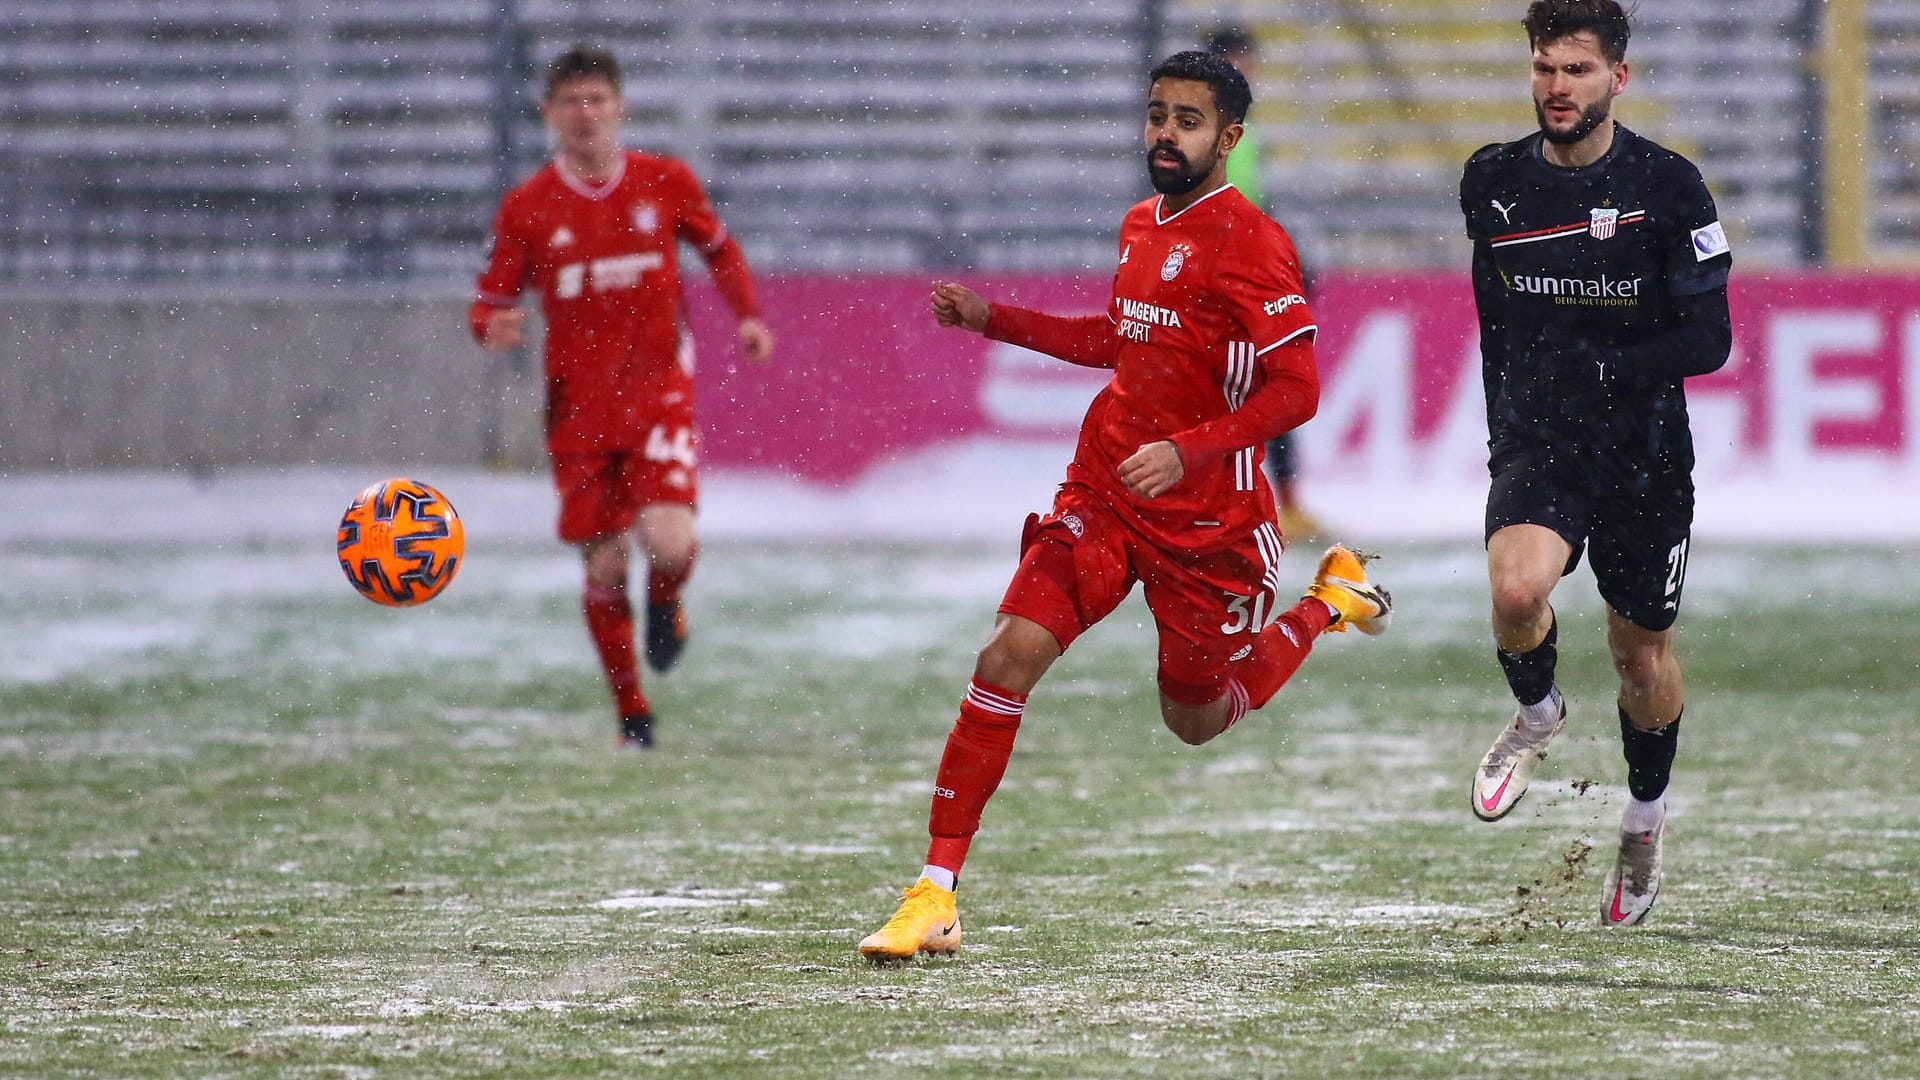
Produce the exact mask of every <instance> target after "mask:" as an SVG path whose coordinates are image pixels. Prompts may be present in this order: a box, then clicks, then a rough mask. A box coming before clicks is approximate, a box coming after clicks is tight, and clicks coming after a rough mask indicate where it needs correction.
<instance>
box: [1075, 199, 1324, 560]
mask: <svg viewBox="0 0 1920 1080" xmlns="http://www.w3.org/2000/svg"><path fill="white" fill-rule="evenodd" d="M1305 293H1306V290H1305V289H1304V288H1303V287H1302V285H1301V276H1300V261H1299V257H1298V255H1296V254H1295V252H1294V248H1293V241H1292V239H1291V238H1289V237H1288V236H1287V233H1286V230H1285V229H1282V228H1281V227H1280V225H1279V224H1278V223H1277V222H1275V221H1274V220H1273V219H1272V218H1269V217H1268V216H1267V215H1265V214H1263V213H1261V212H1260V210H1259V208H1258V207H1256V206H1254V205H1253V204H1252V203H1251V202H1249V201H1247V199H1246V197H1245V196H1243V195H1241V194H1240V192H1239V191H1238V190H1236V189H1235V188H1233V187H1231V186H1228V187H1223V188H1221V189H1219V190H1218V191H1215V192H1213V193H1211V194H1208V195H1206V196H1203V197H1202V198H1201V199H1200V200H1199V201H1198V202H1196V203H1194V204H1193V205H1191V206H1189V207H1187V208H1186V209H1185V210H1182V211H1179V212H1178V213H1174V214H1167V213H1165V212H1164V210H1163V207H1162V200H1161V199H1160V198H1159V197H1158V196H1156V197H1154V198H1151V199H1148V200H1146V201H1145V202H1142V203H1139V204H1137V205H1135V206H1134V207H1133V208H1132V209H1131V210H1129V211H1128V212H1127V216H1126V219H1125V220H1124V221H1123V222H1122V223H1121V226H1120V265H1119V267H1118V268H1117V269H1116V270H1115V271H1114V275H1113V302H1112V303H1111V304H1110V305H1109V307H1108V310H1107V319H1108V321H1109V322H1110V323H1111V326H1112V331H1113V334H1114V336H1115V337H1116V339H1117V341H1118V345H1117V350H1116V352H1115V361H1114V373H1113V379H1112V381H1111V382H1109V383H1108V384H1107V386H1106V388H1105V389H1103V390H1101V391H1100V393H1099V395H1098V396H1097V397H1095V398H1094V400H1093V404H1092V405H1091V406H1090V407H1089V408H1088V409H1087V415H1086V419H1085V420H1084V421H1083V422H1082V423H1081V426H1080V443H1079V447H1078V449H1077V450H1076V451H1075V453H1074V461H1073V464H1072V465H1070V466H1068V469H1067V478H1068V479H1069V480H1072V481H1077V482H1079V483H1084V484H1087V485H1089V486H1091V487H1092V488H1094V489H1095V490H1096V491H1100V492H1102V493H1104V494H1105V495H1106V496H1107V499H1108V501H1109V502H1110V503H1111V504H1112V505H1113V507H1114V509H1115V511H1116V512H1118V513H1119V514H1120V515H1121V517H1122V518H1124V519H1126V520H1127V521H1129V523H1130V524H1132V525H1133V526H1134V527H1136V528H1138V529H1139V530H1140V531H1141V532H1143V533H1144V534H1146V535H1147V537H1148V538H1149V539H1152V540H1153V541H1154V542H1155V543H1157V544H1159V545H1161V546H1163V547H1167V548H1170V549H1175V550H1188V551H1212V550H1217V549H1218V548H1220V547H1223V546H1225V545H1227V544H1230V543H1234V542H1236V541H1238V540H1240V539H1241V538H1243V537H1245V536H1246V535H1247V534H1248V533H1249V532H1251V531H1252V530H1253V529H1254V528H1255V527H1256V526H1258V525H1260V524H1261V523H1262V522H1271V521H1274V520H1275V517H1276V515H1275V513H1274V506H1273V492H1272V490H1271V489H1270V488H1269V487H1268V486H1267V481H1266V478H1265V477H1264V476H1263V475H1262V474H1261V471H1260V458H1261V454H1262V451H1263V449H1264V446H1263V444H1264V441H1265V439H1266V438H1269V437H1271V436H1273V435H1277V434H1280V433H1281V432H1282V431H1285V430H1287V429H1290V428H1292V427H1295V426H1297V425H1298V424H1300V423H1302V422H1304V421H1305V420H1306V419H1307V417H1309V416H1311V415H1313V410H1314V408H1315V407H1316V406H1317V404H1318V401H1319V376H1318V374H1317V372H1316V371H1315V370H1314V367H1313V353H1312V350H1311V349H1310V348H1303V347H1295V348H1282V346H1286V345H1290V344H1291V345H1295V346H1303V345H1306V344H1307V343H1309V342H1311V341H1312V335H1313V334H1314V331H1315V326H1314V321H1313V314H1312V312H1311V311H1310V310H1309V309H1308V307H1307V301H1306V295H1305ZM1276 380H1281V381H1285V382H1286V383H1287V384H1288V387H1287V389H1288V391H1289V396H1288V398H1287V399H1286V404H1285V406H1284V408H1282V409H1280V410H1278V411H1276V412H1274V413H1273V414H1272V415H1273V416H1275V417H1277V418H1279V422H1280V425H1281V426H1280V427H1279V430H1270V431H1262V432H1256V433H1253V435H1252V437H1251V438H1244V439H1241V440H1231V439H1230V440H1229V441H1228V442H1227V444H1226V445H1225V446H1222V447H1221V451H1220V452H1215V451H1212V450H1211V449H1210V448H1209V450H1208V452H1201V451H1200V450H1199V446H1200V445H1201V444H1203V443H1205V444H1212V443H1213V442H1216V441H1217V436H1216V437H1213V438H1202V437H1201V436H1200V434H1199V433H1196V432H1195V429H1197V428H1202V427H1203V426H1205V425H1209V424H1212V425H1213V427H1212V429H1211V430H1210V434H1211V433H1213V432H1218V431H1219V430H1220V428H1221V425H1219V424H1218V423H1217V422H1218V421H1220V420H1221V419H1222V418H1223V417H1227V416H1229V415H1230V414H1232V413H1233V412H1234V411H1235V410H1237V409H1239V408H1240V407H1241V406H1242V405H1243V404H1244V403H1245V402H1246V401H1247V399H1248V398H1249V397H1250V396H1251V395H1253V394H1254V393H1256V392H1257V391H1259V390H1261V389H1262V388H1263V387H1265V386H1267V385H1269V384H1271V383H1273V382H1275V381H1276ZM1183 434H1185V435H1188V436H1190V437H1191V438H1181V439H1176V440H1175V444H1176V445H1177V446H1179V447H1180V448H1181V453H1182V459H1183V464H1184V465H1185V467H1186V472H1185V475H1184V476H1183V477H1182V478H1181V480H1180V482H1179V483H1177V484H1175V485H1174V486H1173V487H1172V488H1171V489H1169V490H1168V491H1166V492H1163V493H1162V494H1161V495H1159V496H1158V497H1157V498H1153V499H1146V498H1142V497H1141V496H1139V495H1136V494H1134V493H1133V492H1131V491H1129V490H1128V489H1127V487H1126V485H1124V484H1122V483H1121V482H1120V479H1119V476H1118V469H1119V466H1120V463H1121V462H1122V461H1125V460H1126V459H1127V458H1129V457H1131V456H1133V454H1134V452H1135V451H1137V450H1139V449H1140V447H1141V446H1143V445H1145V444H1147V443H1151V442H1157V441H1159V440H1161V439H1171V438H1174V437H1175V436H1177V435H1183Z"/></svg>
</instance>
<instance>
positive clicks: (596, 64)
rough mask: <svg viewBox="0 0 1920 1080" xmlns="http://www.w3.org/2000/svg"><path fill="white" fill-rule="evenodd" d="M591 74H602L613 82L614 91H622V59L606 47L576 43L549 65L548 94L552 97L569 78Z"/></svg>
mask: <svg viewBox="0 0 1920 1080" xmlns="http://www.w3.org/2000/svg"><path fill="white" fill-rule="evenodd" d="M590 75H598V76H600V77H601V78H603V79H605V80H607V82H609V83H611V84H613V90H614V93H616V94H617V93H619V92H620V61H618V60H616V59H614V56H613V54H612V53H611V52H608V51H607V50H605V49H600V48H595V47H594V46H592V45H575V46H574V47H573V48H571V49H568V50H567V51H566V52H563V53H561V54H560V55H559V56H556V57H554V58H553V63H551V64H548V65H547V96H548V97H552V96H553V91H554V89H555V88H556V87H558V86H559V85H560V84H561V83H563V82H566V81H568V80H569V79H580V78H585V77H587V76H590Z"/></svg>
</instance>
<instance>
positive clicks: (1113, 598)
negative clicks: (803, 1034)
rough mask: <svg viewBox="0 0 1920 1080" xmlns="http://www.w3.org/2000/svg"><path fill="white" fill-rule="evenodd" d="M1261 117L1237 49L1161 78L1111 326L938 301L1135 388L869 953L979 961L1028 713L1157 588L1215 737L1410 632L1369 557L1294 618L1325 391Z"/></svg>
mask: <svg viewBox="0 0 1920 1080" xmlns="http://www.w3.org/2000/svg"><path fill="white" fill-rule="evenodd" d="M1251 103H1252V93H1251V92H1250V91H1249V90H1248V88H1247V82H1246V79H1245V78H1243V77H1242V76H1241V75H1240V73H1239V72H1237V71H1235V70H1234V68H1233V65H1232V64H1230V63H1228V62H1227V61H1226V60H1225V59H1223V58H1222V57H1220V56H1219V55H1217V54H1214V53H1207V52H1183V53H1178V54H1176V55H1174V56H1173V57H1171V58H1169V59H1168V60H1167V61H1166V62H1164V63H1162V64H1161V65H1160V66H1159V67H1157V68H1155V69H1154V70H1153V73H1152V76H1151V82H1150V89H1149V91H1148V95H1147V111H1146V149H1147V170H1148V173H1149V176H1150V177H1151V179H1152V182H1153V186H1154V188H1155V190H1157V191H1158V192H1159V193H1160V194H1159V195H1158V196H1157V197H1154V198H1150V199H1148V200H1146V201H1145V202H1142V203H1140V204H1138V205H1136V206H1134V207H1133V208H1132V209H1131V210H1129V211H1128V212H1127V215H1126V218H1125V220H1124V221H1123V222H1122V223H1121V227H1120V244H1119V252H1120V259H1119V266H1118V268H1117V269H1116V270H1115V272H1114V278H1113V298H1112V301H1111V303H1110V304H1109V306H1108V310H1107V311H1106V313H1105V314H1102V315H1093V316H1088V317H1084V318H1067V317H1061V316H1057V315H1047V314H1042V313H1040V312H1035V311H1026V310H1022V309H1020V308H1016V307H1010V306H1008V305H1005V304H990V303H988V302H987V301H986V300H985V299H983V298H981V297H980V296H979V295H978V294H976V293H974V292H973V291H972V290H970V289H967V288H965V287H963V286H961V285H957V284H953V283H948V282H942V283H938V284H936V285H935V286H934V289H933V297H932V304H933V314H934V317H935V318H936V319H937V320H938V321H939V323H940V324H941V325H943V326H955V327H964V328H965V329H968V330H972V331H974V332H976V333H983V334H985V335H986V336H988V337H990V338H993V339H995V340H998V341H1006V342H1011V343H1013V344H1016V345H1021V346H1024V347H1027V348H1031V349H1036V350H1039V351H1041V352H1045V353H1048V354H1050V355H1053V356H1056V357H1059V358H1060V359H1062V360H1066V361H1068V362H1069V363H1075V364H1082V365H1085V366H1089V367H1100V368H1110V369H1112V371H1113V378H1112V380H1111V381H1110V382H1108V384H1107V386H1106V388H1105V389H1103V390H1101V392H1100V393H1099V395H1098V396H1096V397H1095V398H1094V400H1093V404H1092V405H1091V407H1089V408H1088V410H1087V415H1086V419H1085V420H1084V421H1083V422H1082V423H1081V426H1080V441H1079V446H1078V447H1077V449H1076V450H1075V452H1074V459H1073V462H1072V463H1071V464H1070V465H1068V466H1067V477H1066V482H1065V483H1063V484H1062V485H1061V486H1060V489H1059V493H1058V495H1057V496H1056V497H1055V499H1054V504H1053V511H1052V512H1051V513H1050V514H1048V515H1047V516H1046V517H1044V518H1042V517H1039V516H1037V515H1036V516H1033V517H1029V518H1028V521H1027V526H1026V530H1025V534H1024V536H1023V538H1022V541H1023V543H1022V546H1023V551H1022V554H1021V558H1020V566H1019V569H1017V570H1016V571H1015V572H1014V576H1013V581H1012V583H1011V584H1009V585H1008V586H1007V591H1006V594H1005V596H1004V598H1003V599H1002V600H1001V603H1000V611H999V615H998V617H997V618H996V620H995V622H994V626H993V631H992V633H991V634H990V635H989V636H988V638H987V643H986V646H985V648H983V649H982V650H981V652H980V656H979V660H978V662H977V663H976V665H975V667H974V673H973V680H972V682H971V683H970V684H969V685H968V686H967V692H966V696H965V698H964V699H963V701H962V702H961V705H960V715H959V719H958V721H957V722H956V723H955V724H954V727H953V731H952V733H951V734H950V735H949V736H948V737H947V747H946V752H945V754H944V755H943V756H942V757H941V760H940V767H939V772H938V774H937V776H936V779H935V782H934V789H933V809H932V813H931V815H930V821H929V826H928V831H929V832H930V833H931V834H932V842H931V844H930V845H929V847H928V850H927V861H926V866H925V869H924V870H923V871H922V873H921V876H920V879H919V880H918V881H917V882H916V883H915V884H914V886H913V887H912V888H911V889H909V890H907V893H906V896H905V897H904V898H903V899H902V901H901V903H900V907H899V910H898V911H897V912H896V913H895V915H894V916H893V918H892V919H891V920H889V921H888V922H887V924H886V925H885V926H883V927H881V928H880V929H879V930H878V931H876V932H875V933H873V934H871V935H868V937H867V938H866V939H865V940H863V941H861V942H860V951H861V953H863V954H864V955H866V956H867V957H869V958H870V959H874V960H881V961H884V960H897V959H906V958H908V957H911V956H913V955H914V954H916V953H918V952H938V953H949V952H953V951H954V950H955V949H957V948H958V947H959V944H960V916H959V912H958V909H957V908H956V906H955V903H954V896H953V889H954V886H955V884H956V882H957V880H958V878H959V873H960V866H961V863H962V861H963V860H964V859H965V858H966V854H967V849H968V846H969V844H970V843H971V841H972V839H973V835H974V832H975V831H976V830H977V829H978V827H979V824H980V814H981V810H982V809H983V808H984V807H985V806H986V803H987V800H988V798H990V797H991V796H992V794H993V792H994V789H995V788H996V787H998V786H999V783H1000V778H1001V776H1002V775H1003V774H1004V773H1005V771H1006V766H1007V760H1008V757H1009V755H1010V754H1011V753H1012V751H1013V740H1014V735H1015V733H1016V731H1017V730H1018V728H1019V726H1020V718H1021V715H1022V713H1023V712H1024V711H1025V709H1026V705H1027V696H1028V694H1029V693H1030V692H1032V690H1033V688H1034V687H1035V686H1036V685H1037V684H1038V683H1039V681H1040V679H1041V677H1042V676H1043V675H1045V674H1046V671H1047V669H1048V667H1050V666H1051V665H1052V664H1053V662H1054V660H1056V659H1058V658H1059V656H1060V655H1061V653H1062V652H1063V651H1065V650H1066V649H1067V648H1068V647H1069V646H1070V645H1072V644H1073V642H1074V639H1075V638H1077V637H1078V636H1079V635H1080V634H1081V633H1083V632H1085V631H1086V630H1087V629H1088V628H1089V627H1091V626H1093V625H1094V624H1095V623H1097V622H1099V621H1100V620H1101V619H1102V618H1104V617H1106V615H1107V614H1109V613H1110V612H1112V611H1113V610H1114V608H1115V607H1117V606H1118V605H1119V604H1120V602H1121V601H1122V600H1124V599H1125V598H1126V596H1127V594H1128V593H1129V592H1131V591H1132V589H1133V586H1134V583H1135V582H1139V583H1140V584H1141V585H1142V587H1143V588H1144V589H1145V592H1146V599H1147V605H1148V607H1149V608H1150V609H1151V610H1152V611H1153V615H1154V622H1155V624H1156V626H1157V627H1158V630H1159V637H1160V646H1159V673H1158V681H1159V688H1160V715H1161V718H1162V719H1163V720H1164V721H1165V722H1166V725H1167V727H1168V728H1170V729H1171V730H1172V731H1173V733H1174V734H1175V735H1176V736H1178V737H1179V738H1180V739H1181V740H1182V741H1184V742H1187V743H1192V744H1198V743H1204V742H1206V741H1207V740H1209V739H1212V738H1214V737H1215V736H1217V735H1219V734H1221V733H1222V732H1225V731H1226V730H1227V729H1228V728H1230V727H1232V726H1233V725H1234V724H1235V723H1236V722H1238V721H1239V720H1240V719H1241V718H1242V717H1243V716H1245V715H1246V713H1247V711H1248V710H1250V709H1258V708H1260V707H1261V706H1263V705H1265V704H1266V703H1267V701H1268V700H1269V699H1271V698H1272V697H1273V696H1274V694H1275V693H1276V692H1277V691H1278V690H1279V689H1280V686H1281V684H1283V683H1285V682H1286V681H1287V679H1288V678H1289V677H1291V676H1292V674H1293V673H1294V671H1295V670H1296V669H1297V668H1298V667H1299V666H1300V663H1301V661H1303V660H1304V659H1305V658H1306V656H1307V653H1308V651H1309V650H1311V649H1312V647H1313V643H1314V641H1315V639H1316V638H1317V637H1318V636H1319V635H1320V634H1322V633H1325V632H1327V631H1329V630H1331V631H1336V632H1339V631H1345V630H1346V629H1347V627H1348V626H1350V625H1351V626H1354V627H1357V628H1359V629H1360V630H1361V631H1362V632H1364V633H1370V634H1374V633H1379V632H1380V631H1381V630H1383V629H1385V627H1386V623H1387V620H1388V616H1389V615H1390V613H1391V605H1392V600H1391V598H1390V597H1389V596H1388V595H1387V592H1386V590H1384V589H1381V588H1379V587H1377V586H1375V585H1373V584H1372V583H1370V582H1369V581H1368V580H1367V574H1366V568H1365V563H1366V559H1367V557H1365V556H1360V555H1357V554H1355V553H1354V552H1352V551H1349V550H1348V549H1346V548H1344V547H1338V546H1336V547H1333V548H1331V549H1329V550H1328V551H1327V552H1326V554H1325V556H1324V557H1323V558H1322V559H1321V560H1320V564H1319V569H1318V572H1317V573H1316V575H1315V577H1314V581H1313V584H1312V585H1310V586H1309V587H1308V588H1307V595H1306V596H1305V597H1302V598H1301V599H1300V600H1299V601H1298V602H1297V603H1294V604H1292V605H1291V606H1290V607H1284V608H1283V607H1282V606H1281V603H1282V601H1281V598H1280V583H1279V577H1280V568H1279V565H1278V559H1279V556H1280V552H1281V547H1282V538H1281V535H1280V531H1279V529H1278V528H1277V526H1276V515H1275V511H1274V503H1273V492H1272V490H1271V488H1270V487H1269V485H1268V484H1267V482H1266V480H1265V478H1264V477H1263V476H1262V475H1261V473H1260V447H1261V446H1262V445H1264V444H1265V443H1266V441H1267V440H1268V439H1270V438H1272V437H1273V436H1275V435H1278V434H1280V433H1281V432H1283V431H1288V430H1291V429H1293V428H1295V427H1298V426H1299V425H1300V424H1302V423H1304V422H1306V420H1307V419H1308V418H1309V417H1311V416H1312V415H1313V413H1314V410H1315V409H1316V408H1317V407H1318V405H1319V397H1320V384H1319V376H1318V374H1317V373H1316V371H1315V368H1314V361H1313V336H1314V329H1315V328H1314V322H1313V316H1312V314H1311V313H1310V311H1309V310H1308V307H1307V303H1306V300H1305V298H1304V296H1303V294H1302V289H1301V285H1300V266H1299V260H1298V258H1297V257H1296V256H1295V254H1294V249H1293V243H1292V241H1291V240H1289V239H1288V237H1287V234H1286V231H1285V230H1283V229H1282V228H1281V227H1280V226H1279V225H1278V224H1276V223H1274V221H1273V220H1272V219H1271V218H1269V217H1267V216H1266V215H1265V214H1263V213H1261V212H1260V210H1259V209H1258V208H1257V207H1255V206H1254V205H1253V204H1252V203H1251V202H1249V201H1248V200H1247V199H1246V197H1245V196H1243V195H1242V194H1240V192H1239V191H1237V190H1236V189H1234V187H1233V186H1232V185H1231V184H1228V183H1227V180H1226V175H1225V168H1226V159H1227V155H1228V153H1229V152H1231V151H1232V149H1233V147H1234V144H1235V143H1236V142H1237V141H1238V140H1239V138H1240V132H1241V121H1242V120H1244V119H1245V117H1246V114H1247V108H1248V106H1249V105H1250V104H1251Z"/></svg>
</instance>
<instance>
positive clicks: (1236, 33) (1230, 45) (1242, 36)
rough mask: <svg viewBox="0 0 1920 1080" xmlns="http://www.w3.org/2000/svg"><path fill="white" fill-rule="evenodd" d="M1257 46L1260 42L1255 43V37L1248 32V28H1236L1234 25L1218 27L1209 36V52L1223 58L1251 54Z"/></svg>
mask: <svg viewBox="0 0 1920 1080" xmlns="http://www.w3.org/2000/svg"><path fill="white" fill-rule="evenodd" d="M1257 44H1258V42H1256V41H1254V39H1253V35H1252V34H1250V33H1248V32H1247V28H1246V27H1244V26H1235V25H1233V24H1232V23H1227V24H1224V25H1221V26H1216V27H1214V28H1213V31H1212V32H1211V33H1209V34H1208V35H1207V51H1208V52H1216V53H1219V54H1220V55H1221V56H1232V55H1233V54H1234V53H1237V52H1251V51H1253V49H1254V48H1255V46H1256V45H1257Z"/></svg>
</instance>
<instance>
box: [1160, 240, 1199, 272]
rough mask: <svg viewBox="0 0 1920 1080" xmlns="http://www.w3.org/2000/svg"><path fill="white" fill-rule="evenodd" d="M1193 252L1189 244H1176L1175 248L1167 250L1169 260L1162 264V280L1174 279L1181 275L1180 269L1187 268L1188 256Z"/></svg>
mask: <svg viewBox="0 0 1920 1080" xmlns="http://www.w3.org/2000/svg"><path fill="white" fill-rule="evenodd" d="M1192 254H1193V249H1192V248H1190V247H1188V246H1187V245H1185V244H1175V245H1174V246H1173V250H1172V251H1169V252H1167V261H1166V262H1163V263H1161V264H1160V280H1161V281H1172V280H1173V279H1174V278H1177V277H1179V276H1180V271H1181V270H1183V269H1185V268H1186V265H1187V256H1189V255H1192Z"/></svg>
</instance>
